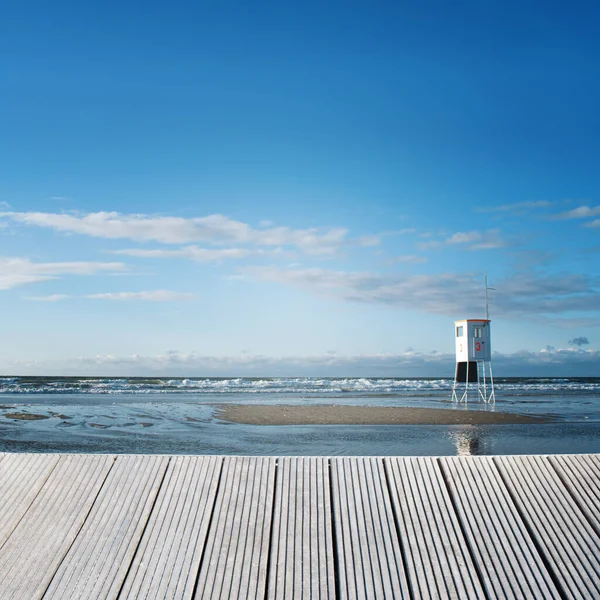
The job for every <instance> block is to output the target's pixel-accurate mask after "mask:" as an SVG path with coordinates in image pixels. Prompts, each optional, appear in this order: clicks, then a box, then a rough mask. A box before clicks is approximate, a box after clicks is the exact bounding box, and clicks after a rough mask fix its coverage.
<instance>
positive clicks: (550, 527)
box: [494, 456, 600, 598]
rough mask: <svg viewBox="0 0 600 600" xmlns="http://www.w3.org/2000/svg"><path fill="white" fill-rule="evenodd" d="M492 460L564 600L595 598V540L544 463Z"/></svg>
mask: <svg viewBox="0 0 600 600" xmlns="http://www.w3.org/2000/svg"><path fill="white" fill-rule="evenodd" d="M494 460H495V462H496V464H497V465H498V468H499V469H500V471H501V472H502V474H503V475H504V478H505V481H508V482H510V488H511V491H512V493H513V497H514V498H515V502H516V503H517V505H518V506H519V509H520V510H521V512H522V514H523V515H524V516H525V518H526V519H527V523H528V526H529V528H530V530H531V532H532V535H533V536H534V538H535V540H536V542H537V544H538V546H539V548H541V550H542V552H543V553H544V555H545V558H546V560H547V562H548V564H549V565H550V567H551V569H552V570H553V572H554V576H555V578H556V580H557V581H558V582H559V584H560V586H561V587H562V589H563V591H564V593H565V595H566V596H567V597H569V598H598V597H600V538H598V535H597V533H596V532H595V531H594V529H593V528H592V526H591V525H590V523H589V522H588V520H587V519H586V518H585V516H584V515H583V513H582V512H581V510H580V509H579V507H578V505H577V503H576V502H575V501H574V500H573V498H572V496H571V495H570V493H569V491H568V490H567V488H566V487H565V486H564V485H563V483H562V481H561V479H560V477H559V476H558V474H557V472H556V471H555V470H554V469H553V468H552V465H551V463H550V461H549V460H548V458H547V457H545V456H522V457H521V456H519V457H512V456H506V457H498V458H496V459H494Z"/></svg>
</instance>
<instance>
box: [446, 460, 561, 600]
mask: <svg viewBox="0 0 600 600" xmlns="http://www.w3.org/2000/svg"><path fill="white" fill-rule="evenodd" d="M439 462H440V465H441V466H442V472H443V474H444V477H445V479H446V481H447V483H448V486H449V489H450V491H451V495H452V499H453V503H454V505H455V507H456V509H457V513H458V516H459V518H460V521H461V525H462V528H463V531H464V532H465V536H466V538H467V541H468V543H469V548H470V550H471V554H472V556H473V557H474V560H475V562H476V566H477V568H478V570H479V572H480V574H481V579H482V583H483V586H484V588H485V591H486V594H487V596H488V598H490V599H495V598H510V599H515V600H516V599H521V598H555V599H556V600H558V599H559V598H560V594H559V592H558V590H557V589H556V586H555V585H554V583H553V581H552V578H551V576H550V574H549V573H548V571H547V569H546V567H545V565H544V563H543V561H542V558H541V557H540V555H539V553H538V551H537V549H536V547H535V545H534V543H533V541H532V540H531V538H530V536H529V534H528V532H527V529H526V527H525V525H524V523H523V522H522V520H521V518H520V516H519V513H518V511H517V509H516V507H515V505H514V503H513V501H512V499H511V497H510V494H509V492H508V490H507V489H506V486H505V485H504V483H503V481H502V479H501V478H500V474H499V473H498V471H497V469H496V467H495V465H494V463H493V462H492V459H491V458H489V457H474V456H473V457H468V458H467V457H445V458H440V459H439Z"/></svg>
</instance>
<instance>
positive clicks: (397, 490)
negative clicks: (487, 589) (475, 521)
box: [384, 458, 485, 599]
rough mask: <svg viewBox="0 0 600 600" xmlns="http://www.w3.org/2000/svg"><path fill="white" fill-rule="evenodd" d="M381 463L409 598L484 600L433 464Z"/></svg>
mask: <svg viewBox="0 0 600 600" xmlns="http://www.w3.org/2000/svg"><path fill="white" fill-rule="evenodd" d="M384 462H385V465H386V467H387V468H388V474H389V481H390V495H391V499H392V503H393V505H394V507H395V510H396V514H397V515H398V524H399V530H400V537H401V539H402V541H403V545H404V547H405V548H406V564H407V569H408V574H409V580H410V582H411V587H412V591H413V597H414V598H416V599H430V598H454V599H462V598H484V597H485V594H484V592H483V589H482V587H481V584H480V582H479V578H478V576H477V571H476V569H475V566H474V564H473V561H472V559H471V555H470V553H469V549H468V545H467V541H466V540H465V539H464V537H463V534H462V532H461V529H460V524H459V521H458V518H457V516H456V513H455V511H454V507H453V505H452V500H451V498H450V495H449V493H448V490H447V489H446V484H445V482H444V478H443V476H442V472H441V470H440V468H439V466H438V463H437V460H436V459H434V458H400V459H399V458H389V459H388V458H386V459H384Z"/></svg>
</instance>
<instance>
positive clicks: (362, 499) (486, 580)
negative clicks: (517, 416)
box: [0, 453, 600, 600]
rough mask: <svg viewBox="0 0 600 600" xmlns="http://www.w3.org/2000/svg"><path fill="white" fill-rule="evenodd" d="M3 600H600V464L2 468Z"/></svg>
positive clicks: (327, 462) (35, 459)
mask: <svg viewBox="0 0 600 600" xmlns="http://www.w3.org/2000/svg"><path fill="white" fill-rule="evenodd" d="M0 598H1V599H2V600H4V599H6V600H11V599H15V600H16V599H18V600H37V599H41V598H46V599H50V598H52V599H55V600H56V599H59V598H69V599H71V598H80V599H84V598H85V599H90V600H93V599H96V598H102V599H117V598H127V599H136V600H141V599H145V600H158V599H163V598H169V599H173V600H175V599H177V600H178V599H186V600H191V599H192V598H238V599H242V598H244V599H245V598H253V599H258V598H260V600H263V599H265V598H268V599H272V600H279V599H284V598H285V599H288V598H290V599H298V600H305V599H309V598H310V599H319V600H333V599H334V598H356V599H362V598H365V599H366V598H373V599H380V598H411V599H415V600H417V599H446V598H448V599H462V598H474V599H479V598H489V599H493V598H515V599H516V598H600V455H573V456H572V455H556V456H533V457H532V456H510V457H446V458H429V457H419V458H400V457H380V458H364V457H347V458H326V457H325V458H324V457H318V458H317V457H310V458H309V457H286V458H274V457H270V458H268V457H264V458H261V457H254V458H253V457H219V456H212V457H192V456H170V457H169V456H136V455H121V456H116V455H115V456H102V455H57V454H46V455H42V454H11V453H5V454H1V453H0Z"/></svg>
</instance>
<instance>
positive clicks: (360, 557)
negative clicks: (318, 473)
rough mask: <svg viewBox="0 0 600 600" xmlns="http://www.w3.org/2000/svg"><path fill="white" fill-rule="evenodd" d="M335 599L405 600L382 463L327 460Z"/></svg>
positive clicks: (398, 551) (405, 588)
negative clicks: (335, 550) (334, 543)
mask: <svg viewBox="0 0 600 600" xmlns="http://www.w3.org/2000/svg"><path fill="white" fill-rule="evenodd" d="M331 477H332V492H333V497H332V503H333V515H334V527H335V535H336V541H337V548H338V553H337V557H336V558H337V565H338V581H339V596H340V598H344V599H345V598H350V599H354V598H409V597H410V596H409V588H408V582H407V580H406V574H405V571H404V566H403V563H402V550H401V547H400V542H399V540H398V534H397V531H396V525H395V522H394V515H393V509H392V504H391V501H390V496H389V491H388V487H387V482H386V477H385V470H384V466H383V462H382V460H381V459H376V458H335V459H331Z"/></svg>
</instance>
